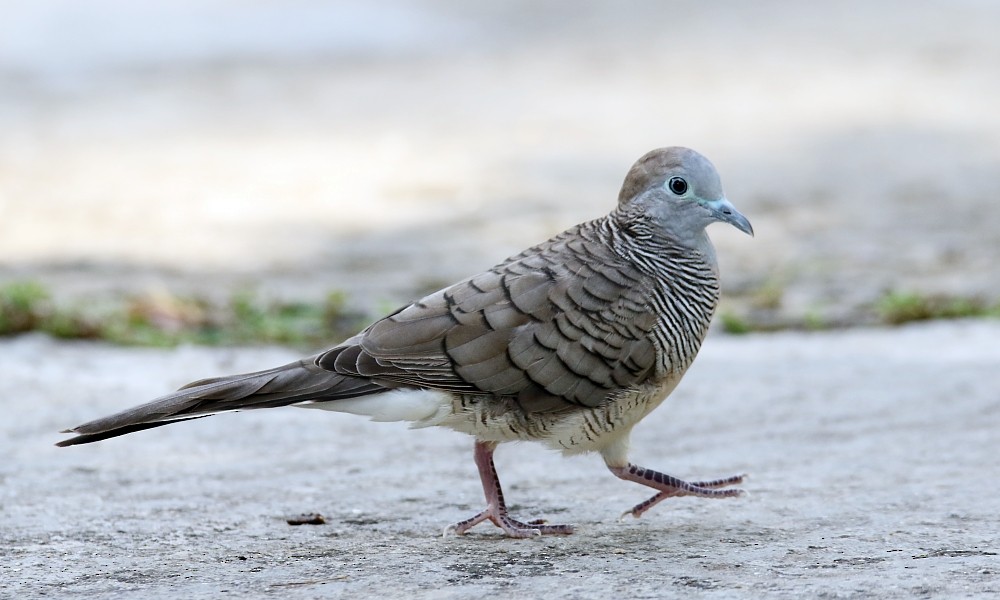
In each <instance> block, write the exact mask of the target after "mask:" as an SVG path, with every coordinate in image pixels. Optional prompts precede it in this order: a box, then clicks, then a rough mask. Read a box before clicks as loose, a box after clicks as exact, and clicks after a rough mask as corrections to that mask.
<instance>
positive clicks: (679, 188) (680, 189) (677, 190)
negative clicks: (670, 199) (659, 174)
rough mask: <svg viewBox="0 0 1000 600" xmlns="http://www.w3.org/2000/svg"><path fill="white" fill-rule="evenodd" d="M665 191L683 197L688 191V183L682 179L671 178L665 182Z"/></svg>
mask: <svg viewBox="0 0 1000 600" xmlns="http://www.w3.org/2000/svg"><path fill="white" fill-rule="evenodd" d="M667 189H668V190H670V191H671V192H673V193H674V194H676V195H678V196H683V195H684V194H685V193H686V192H687V191H688V182H686V181H684V178H683V177H671V178H670V181H668V182H667Z"/></svg>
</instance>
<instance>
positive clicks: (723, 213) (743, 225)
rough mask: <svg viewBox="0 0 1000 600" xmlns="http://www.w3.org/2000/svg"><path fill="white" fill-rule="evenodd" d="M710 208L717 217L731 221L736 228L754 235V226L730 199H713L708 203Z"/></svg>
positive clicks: (727, 221)
mask: <svg viewBox="0 0 1000 600" xmlns="http://www.w3.org/2000/svg"><path fill="white" fill-rule="evenodd" d="M708 206H709V208H711V209H712V212H713V213H714V214H715V218H717V219H719V220H720V221H723V222H725V223H729V224H730V225H732V226H733V227H735V228H736V229H739V230H740V231H742V232H743V233H746V234H749V235H750V237H753V226H752V225H750V221H749V220H747V218H746V217H744V216H743V213H741V212H740V211H738V210H736V207H735V206H733V205H732V203H731V202H730V201H729V200H726V199H725V198H720V199H718V200H712V201H711V202H709V203H708Z"/></svg>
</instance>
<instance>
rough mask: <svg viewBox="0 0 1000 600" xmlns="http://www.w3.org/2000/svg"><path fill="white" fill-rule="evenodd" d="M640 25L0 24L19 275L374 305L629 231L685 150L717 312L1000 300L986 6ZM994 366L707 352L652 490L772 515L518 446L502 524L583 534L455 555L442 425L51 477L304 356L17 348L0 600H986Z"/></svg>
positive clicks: (576, 20)
mask: <svg viewBox="0 0 1000 600" xmlns="http://www.w3.org/2000/svg"><path fill="white" fill-rule="evenodd" d="M623 6H624V5H623V4H622V3H610V2H604V1H601V0H580V1H579V2H574V3H573V7H574V8H573V10H571V11H567V9H566V3H565V2H555V1H552V2H550V1H539V0H532V1H527V0H512V1H509V2H503V3H470V2H464V1H463V2H459V1H457V0H386V1H385V2H380V3H372V2H368V1H361V0H343V1H341V2H325V1H322V0H297V1H296V2H293V3H288V2H281V1H278V0H257V1H255V2H248V3H239V5H238V6H237V5H236V4H234V3H232V2H228V1H227V0H174V1H169V2H168V1H159V0H150V1H148V2H142V3H136V2H129V1H126V0H92V1H90V2H88V3H87V4H86V7H85V8H82V7H81V4H80V3H79V2H76V1H75V0H36V1H34V2H4V1H3V0H0V9H2V10H0V12H2V14H3V18H2V19H0V90H2V93H0V131H2V132H3V135H0V284H3V283H6V282H8V281H14V280H23V279H27V280H34V281H39V282H41V283H42V284H44V285H45V286H47V287H48V288H49V289H50V290H51V291H52V293H53V294H54V296H55V297H56V300H57V301H60V302H63V301H65V302H70V303H76V304H77V305H80V304H84V305H89V304H88V303H91V302H92V301H93V305H94V306H98V305H99V304H100V300H101V299H102V298H105V297H108V296H111V297H118V296H119V295H121V294H123V293H126V294H132V293H145V292H149V291H153V292H157V291H159V290H167V291H169V292H172V293H178V294H187V293H191V294H196V295H198V296H199V297H215V296H218V297H220V298H228V297H230V296H231V295H232V294H233V293H234V292H236V291H239V290H241V289H243V288H247V287H249V288H254V289H256V290H257V291H259V292H260V294H261V295H263V296H265V297H268V296H276V297H283V298H290V299H319V298H322V297H324V296H325V295H326V293H327V292H329V291H330V290H339V291H343V292H345V293H346V296H347V298H348V302H349V304H350V305H351V306H350V307H351V308H352V309H356V310H360V311H363V312H365V313H368V314H378V313H384V312H385V311H387V310H389V309H391V308H394V307H395V306H397V305H399V304H400V303H401V302H404V301H408V300H411V299H413V298H414V297H419V295H420V294H421V293H422V292H426V291H428V290H430V289H436V288H438V287H440V286H441V285H443V284H446V283H450V282H452V281H454V280H456V279H458V278H460V277H464V276H466V275H469V274H472V273H475V272H478V271H480V270H482V269H484V268H487V267H489V266H491V265H493V264H495V263H496V262H497V261H498V260H501V259H502V258H503V257H505V256H509V255H511V254H513V253H516V252H518V251H520V250H521V249H523V248H524V247H527V246H528V245H531V244H534V243H537V242H539V241H541V240H543V239H545V238H547V237H548V236H550V235H552V234H554V233H556V232H558V231H561V230H563V229H565V228H566V227H568V226H571V225H573V224H575V223H578V222H580V221H583V220H586V219H590V218H593V217H596V216H599V215H602V214H605V213H606V212H607V211H608V210H609V209H610V208H611V207H612V206H613V204H614V201H615V198H616V197H617V193H618V188H619V186H620V183H621V180H622V178H623V177H624V174H625V172H626V170H627V168H628V167H629V165H630V164H631V163H632V162H633V161H634V160H635V159H636V158H637V157H638V156H640V155H641V154H643V153H645V152H646V151H647V150H649V149H651V148H654V147H658V146H665V145H686V146H690V147H692V148H695V149H697V150H699V151H701V152H702V153H704V154H705V155H706V156H708V157H709V158H710V159H711V160H712V161H713V162H714V163H715V164H716V166H717V167H718V169H719V171H720V173H721V175H722V178H723V182H724V185H725V187H726V190H727V194H728V196H729V198H730V200H732V201H733V202H734V204H735V205H736V206H737V207H739V208H740V210H741V211H742V212H744V213H745V214H746V215H747V216H748V217H749V218H750V220H751V221H752V222H753V224H754V229H755V231H756V233H757V237H756V238H754V239H750V238H747V237H746V236H744V235H742V234H740V233H739V232H737V231H735V230H732V228H726V227H719V226H713V227H712V229H711V230H710V234H711V235H712V237H713V240H715V243H716V246H717V248H718V254H719V259H720V266H721V271H722V280H723V292H724V295H723V303H724V306H723V307H722V310H723V311H730V310H734V311H736V312H741V311H742V312H745V313H747V314H749V313H750V312H753V313H754V314H756V317H755V320H756V322H758V323H764V324H766V323H767V322H768V320H769V319H771V320H773V321H774V322H775V323H777V324H781V323H785V324H787V323H793V324H795V323H807V324H810V325H833V326H840V325H850V326H858V325H865V324H870V323H872V322H874V321H876V320H877V319H875V318H873V315H875V314H876V313H875V309H874V307H875V306H876V305H877V304H878V302H879V300H880V299H881V298H883V297H885V295H886V294H887V293H888V292H893V291H899V292H916V293H918V294H921V295H924V296H930V295H935V294H944V295H950V296H955V297H958V298H963V299H967V300H973V301H982V302H983V303H986V304H996V303H997V302H1000V261H998V260H997V256H998V255H1000V211H997V210H996V208H995V206H996V194H997V190H998V189H1000V111H998V110H997V106H1000V77H997V72H998V69H997V65H1000V36H998V35H997V23H1000V3H997V2H985V1H983V0H947V1H946V0H935V1H929V2H921V3H914V2H909V1H904V0H877V1H862V0H848V1H845V2H838V3H828V4H822V3H805V2H800V3H789V2H783V1H780V0H760V1H758V2H753V3H748V2H741V1H739V0H719V1H717V2H711V3H706V2H700V1H697V0H682V1H677V2H659V1H648V2H647V1H635V2H629V3H628V4H627V8H623ZM748 311H749V312H748ZM998 340H1000V323H998V322H997V321H995V320H994V321H989V320H984V321H957V322H940V323H933V324H925V325H913V326H906V327H902V328H897V329H864V328H859V329H853V330H847V331H831V332H826V333H801V332H798V333H797V332H786V333H779V334H771V335H749V336H745V337H730V336H726V335H723V334H721V333H720V332H719V331H714V332H713V333H711V334H710V336H709V339H708V340H707V342H706V344H705V347H704V349H703V352H702V356H701V357H700V358H699V359H698V361H696V363H695V366H694V367H693V368H692V370H691V372H690V373H689V375H688V376H687V379H686V380H685V381H684V382H683V383H682V384H681V386H680V387H679V388H678V390H677V392H676V394H675V395H674V396H673V397H672V398H671V399H670V400H668V401H667V402H666V403H665V404H664V405H663V406H661V407H660V408H659V409H658V410H657V411H655V412H654V413H653V414H652V415H650V417H649V418H647V419H646V420H645V421H644V422H643V423H642V424H641V425H640V426H639V427H638V429H637V430H636V432H635V435H634V439H633V459H634V461H635V462H637V463H638V464H641V465H647V466H649V467H651V468H657V469H659V470H662V471H665V472H667V473H670V474H672V475H676V476H679V477H684V478H692V479H695V478H703V477H713V476H722V475H729V474H733V473H738V472H744V471H745V472H749V473H750V474H751V479H750V480H749V482H748V484H747V485H746V489H747V490H748V491H749V492H750V495H749V497H746V498H743V499H739V500H735V501H719V502H714V501H699V500H695V499H689V498H685V499H676V500H674V501H671V502H666V503H664V504H662V505H661V506H658V507H656V508H655V509H653V510H652V511H651V512H650V513H648V514H647V515H646V516H644V517H643V518H642V519H640V520H637V521H636V520H625V521H619V520H618V515H619V514H621V512H622V511H624V510H625V509H627V508H629V507H630V506H632V505H633V504H635V503H636V502H638V501H640V500H642V499H644V498H645V497H646V493H645V492H644V491H643V490H642V489H641V488H640V487H639V486H637V485H635V484H629V483H625V482H621V481H619V480H617V479H615V478H614V477H613V476H611V475H610V474H609V473H607V471H606V470H605V469H604V467H603V465H602V464H601V463H600V460H599V459H598V458H597V457H576V458H572V459H566V458H563V457H560V456H558V455H556V454H554V453H552V452H549V451H547V450H544V449H541V448H538V447H534V446H531V445H513V446H509V447H503V448H501V449H500V451H499V452H498V455H497V462H498V468H499V469H500V475H501V477H502V479H503V481H504V483H505V490H506V493H507V498H508V501H509V502H510V503H511V506H512V510H513V511H514V512H515V513H517V514H518V515H523V516H525V517H535V516H538V517H546V518H549V519H550V520H552V521H555V522H558V521H568V522H572V523H575V524H576V525H577V526H578V531H577V533H576V534H575V535H572V536H569V537H558V538H545V539H539V540H520V541H518V540H507V539H503V538H501V537H499V536H498V535H497V531H495V530H493V529H491V528H490V527H488V526H479V527H477V528H476V529H474V530H473V531H472V532H470V533H469V535H467V536H465V537H461V538H458V537H445V538H442V537H441V536H440V532H441V531H442V529H443V528H444V527H445V526H446V525H448V524H450V523H453V522H456V521H459V520H461V519H463V518H466V517H468V516H470V515H471V514H473V513H475V512H477V511H478V510H479V509H480V508H481V503H482V500H481V497H480V496H481V490H480V486H479V483H478V478H477V476H476V473H475V469H474V466H473V463H472V457H471V440H470V439H468V438H466V437H464V436H461V435H459V434H456V433H452V432H448V431H440V430H418V431H409V430H407V429H406V428H405V427H403V426H401V425H397V424H377V423H370V422H368V421H365V420H362V419H359V418H356V417H350V416H347V415H335V414H327V413H320V412H317V411H302V410H295V409H282V410H273V411H263V412H260V413H242V414H238V415H222V416H217V417H212V418H208V419H202V420H199V421H195V422H190V423H183V424H178V425H176V426H171V427H165V428H161V429H157V430H153V431H147V432H142V433H139V434H135V435H132V436H128V437H126V438H122V439H116V440H111V441H107V442H102V443H99V444H96V445H92V446H87V447H82V448H69V449H57V448H54V447H53V446H52V444H53V443H54V442H56V441H57V440H58V439H60V436H59V434H58V433H57V432H58V431H59V430H61V429H64V428H66V427H69V426H73V425H76V424H78V423H80V422H82V421H85V420H88V419H90V418H93V417H96V416H99V415H103V414H106V413H109V412H111V411H114V410H117V409H120V408H123V407H126V406H130V405H133V404H136V403H139V402H141V401H144V400H147V399H150V398H153V397H155V396H157V395H159V394H161V393H163V392H164V391H167V390H171V389H174V388H176V387H178V386H180V385H182V384H184V383H186V382H188V381H190V380H193V379H197V378H201V377H206V376H210V375H216V374H221V373H233V372H239V371H246V370H253V369H257V368H262V367H268V366H272V365H275V364H280V363H282V362H284V361H287V360H290V359H291V358H294V357H295V356H298V354H296V353H294V352H292V351H290V350H288V349H281V348H268V349H262V348H233V349H207V348H188V347H182V348H178V349H175V350H153V349H140V348H117V347H111V346H107V345H102V344H97V343H83V342H79V343H66V342H56V341H53V340H51V339H48V338H46V337H43V336H37V335H28V336H22V337H17V338H7V339H0V382H2V385H0V409H2V410H0V415H2V416H0V457H2V459H0V598H4V599H5V598H8V597H10V598H18V599H21V598H27V599H34V598H43V597H58V598H74V597H81V598H82V597H87V598H116V597H142V598H175V597H186V598H219V597H225V596H227V595H240V596H245V597H279V598H323V597H345V598H365V597H376V596H377V597H413V598H482V597H484V596H485V595H486V594H487V593H491V594H493V595H494V596H499V597H507V596H509V597H518V598H523V597H528V598H530V597H544V598H571V599H576V598H609V597H628V598H646V597H649V598H652V597H656V598H659V597H672V596H673V597H680V596H684V597H706V598H708V597H711V598H744V597H779V598H785V597H796V598H797V597H825V598H865V597H872V598H913V597H927V598H935V597H949V598H950V597H987V596H996V595H997V594H998V593H1000V567H998V566H997V565H998V564H1000V560H998V556H1000V554H998V553H1000V539H998V538H1000V516H998V515H1000V504H998V500H997V498H998V497H1000V493H998V492H1000V489H998V487H1000V478H998V477H997V472H996V470H997V458H996V456H997V452H998V450H1000V392H998V390H1000V369H998V368H997V367H998V365H1000V343H998ZM336 341H337V340H330V342H331V343H335V342H336ZM314 512H315V513H320V514H322V515H323V516H324V518H325V520H326V524H324V525H300V526H291V525H288V524H287V523H286V519H288V518H290V517H295V516H297V515H301V514H308V513H314Z"/></svg>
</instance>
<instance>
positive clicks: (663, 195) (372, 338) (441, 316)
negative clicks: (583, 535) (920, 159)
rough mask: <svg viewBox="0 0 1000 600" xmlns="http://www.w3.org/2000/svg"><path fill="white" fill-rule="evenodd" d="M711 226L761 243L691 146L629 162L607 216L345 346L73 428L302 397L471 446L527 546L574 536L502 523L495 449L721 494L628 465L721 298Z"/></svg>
mask: <svg viewBox="0 0 1000 600" xmlns="http://www.w3.org/2000/svg"><path fill="white" fill-rule="evenodd" d="M713 221H726V222H729V223H731V224H733V225H734V226H736V227H738V228H739V229H741V230H743V231H746V232H747V233H752V230H751V229H750V224H749V222H747V220H746V219H745V218H744V217H743V216H742V215H740V214H739V213H738V212H737V211H736V210H735V209H734V208H733V207H732V205H731V204H729V202H728V201H727V200H726V199H725V197H724V195H723V194H722V188H721V184H720V183H719V179H718V175H717V174H716V172H715V169H714V167H712V165H711V163H709V162H708V161H707V160H706V159H705V158H704V157H702V156H701V155H699V154H697V153H696V152H694V151H692V150H688V149H684V148H665V149H660V150H654V151H653V152H650V153H648V154H647V155H645V156H644V157H642V158H641V159H639V161H638V162H637V163H636V164H635V165H634V166H633V167H632V169H631V170H630V171H629V174H628V175H627V176H626V179H625V183H624V184H623V186H622V192H621V194H620V196H619V203H618V207H617V208H616V209H615V210H614V211H612V213H611V214H609V215H608V216H606V217H604V218H601V219H596V220H593V221H589V222H586V223H583V224H580V225H577V226H575V227H573V228H570V229H568V230H567V231H565V232H563V233H561V234H559V235H557V236H555V237H554V238H552V239H550V240H548V241H546V242H544V243H542V244H539V245H537V246H534V247H532V248H529V249H527V250H525V251H524V252H522V253H520V254H518V255H516V256H513V257H511V258H509V259H507V260H505V261H503V262H502V263H500V264H498V265H497V266H495V267H493V268H492V269H489V270H488V271H485V272H483V273H481V274H479V275H476V276H474V277H470V278H468V279H466V280H463V281H461V282H459V283H456V284H454V285H452V286H450V287H448V288H445V289H443V290H441V291H438V292H436V293H434V294H431V295H429V296H427V297H425V298H423V299H421V300H419V301H417V302H414V303H413V304H410V305H408V306H405V307H403V308H402V309H400V310H399V311H397V312H396V313H394V314H392V315H390V316H388V317H386V318H384V319H381V320H379V321H377V322H375V323H373V324H372V325H371V326H369V327H368V328H367V329H365V330H364V331H362V332H361V333H359V334H357V335H355V336H354V337H352V338H350V339H348V340H346V341H345V342H343V343H342V344H340V345H338V346H336V347H334V348H332V349H330V350H328V351H326V352H323V353H321V354H318V355H316V356H314V357H311V358H309V359H304V360H302V361H297V362H295V363H292V364H290V365H285V366H282V367H278V368H275V369H270V370H267V371H261V372H258V373H250V374H246V375H236V376H229V377H220V378H215V379H208V380H202V381H197V382H194V383H192V384H189V385H188V386H185V387H184V388H182V389H181V390H178V391H177V392H175V393H173V394H168V395H167V396H164V397H162V398H159V399H157V400H154V401H152V402H150V403H148V404H145V405H141V406H138V407H136V408H133V409H129V410H127V411H124V412H121V413H118V414H115V415H111V416H109V417H105V418H103V419H98V420H96V421H92V422H90V423H85V424H84V425H81V426H79V427H76V428H74V429H73V430H71V431H72V432H75V433H77V434H79V435H78V437H75V438H72V439H69V440H65V441H63V442H60V444H59V445H73V444H79V443H87V442H92V441H97V440H100V439H105V438H108V437H114V436H117V435H122V434H124V433H130V432H133V431H138V430H141V429H148V428H151V427H157V426H160V425H165V424H168V423H171V422H176V421H180V420H187V419H191V418H198V417H200V416H207V415H209V414H213V413H217V412H225V411H235V410H246V409H255V408H268V407H275V406H286V405H294V406H301V407H310V408H323V409H326V410H333V411H339V412H349V413H355V414H362V415H367V416H370V417H372V418H373V419H375V420H405V421H410V422H411V423H413V425H414V426H431V425H437V426H444V427H449V428H452V429H455V430H458V431H462V432H465V433H469V434H471V435H473V436H475V438H476V452H475V459H476V463H477V465H478V467H479V471H480V476H481V478H482V480H483V487H484V491H485V495H486V499H487V509H486V510H484V511H483V512H482V513H480V514H478V515H476V516H475V517H473V518H472V519H469V520H467V521H464V522H462V523H460V524H458V525H456V526H454V530H455V531H457V532H459V533H462V532H464V531H466V530H467V529H468V528H469V527H471V526H472V525H475V524H476V523H479V522H481V521H483V520H486V519H489V520H491V521H492V522H494V523H495V524H497V525H498V526H499V527H501V528H502V529H503V530H504V531H505V533H507V534H508V535H511V536H515V537H525V536H530V535H538V534H541V533H570V532H571V531H572V528H570V527H569V526H565V525H541V524H540V523H535V522H532V523H522V522H520V521H515V520H514V519H512V518H510V517H509V516H508V515H507V512H506V507H505V505H504V502H503V496H502V492H501V490H500V484H499V480H498V479H497V477H496V471H495V469H494V468H493V460H492V453H493V449H494V448H495V447H496V445H497V444H498V443H500V442H505V441H512V440H532V441H540V442H543V443H545V444H547V445H549V446H551V447H554V448H557V449H560V450H563V451H565V452H574V453H575V452H586V451H598V452H600V453H601V454H602V456H603V457H604V460H605V462H606V463H607V465H608V467H609V468H610V469H611V470H612V472H614V473H615V474H616V475H617V476H619V477H622V478H623V479H627V480H631V481H636V482H638V483H642V484H644V485H648V486H650V487H653V488H655V489H657V490H658V494H657V495H656V496H654V497H653V498H651V499H650V500H649V501H647V502H645V503H643V504H640V505H638V506H636V507H635V508H633V510H632V511H631V512H632V514H633V515H635V516H639V515H640V514H641V513H642V512H644V511H645V510H647V509H648V508H649V507H651V506H652V505H653V504H655V503H656V502H658V501H659V500H662V499H663V498H666V497H669V496H676V495H699V496H706V497H726V496H732V495H736V494H738V493H739V490H735V489H716V488H725V487H727V486H730V485H732V484H734V483H738V482H739V481H740V480H741V477H738V476H737V477H731V478H726V479H722V480H716V481H708V482H699V483H688V482H684V481H681V480H678V479H676V478H673V477H670V476H668V475H663V474H661V473H657V472H656V471H652V470H649V469H644V468H642V467H636V466H634V465H631V464H629V463H628V460H627V448H628V434H629V432H630V431H631V428H632V426H633V425H635V423H637V422H638V421H639V420H640V419H642V418H643V417H644V416H645V415H646V414H648V413H649V411H650V410H652V409H653V408H655V407H656V406H657V405H658V404H659V403H660V402H662V401H663V399H664V398H666V396H667V395H669V393H670V392H671V391H672V390H673V389H674V387H675V386H676V385H677V383H678V382H679V381H680V378H681V377H682V376H683V374H684V372H685V371H686V370H687V368H688V367H689V366H690V364H691V362H692V361H693V360H694V358H695V356H696V354H697V352H698V349H699V347H700V345H701V342H702V339H703V338H704V336H705V333H706V332H707V330H708V326H709V323H710V321H711V318H712V314H713V312H714V310H715V306H716V304H717V302H718V297H719V284H718V271H717V267H716V261H715V253H714V250H713V248H712V245H711V243H710V242H709V240H708V237H707V235H706V234H705V227H706V226H707V225H708V224H709V223H711V222H713Z"/></svg>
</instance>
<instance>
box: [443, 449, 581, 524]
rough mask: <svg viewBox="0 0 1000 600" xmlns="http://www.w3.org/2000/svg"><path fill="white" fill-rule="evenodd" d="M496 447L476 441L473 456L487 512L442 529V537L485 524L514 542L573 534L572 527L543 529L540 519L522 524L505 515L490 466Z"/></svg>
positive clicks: (494, 471)
mask: <svg viewBox="0 0 1000 600" xmlns="http://www.w3.org/2000/svg"><path fill="white" fill-rule="evenodd" d="M496 447H497V445H496V443H495V442H480V441H478V440H477V441H476V449H475V454H474V456H475V459H476V466H477V467H478V468H479V478H480V479H481V480H482V482H483V493H484V494H485V495H486V510H484V511H483V512H481V513H479V514H478V515H476V516H474V517H472V518H470V519H466V520H464V521H462V522H460V523H456V524H454V525H451V526H449V527H448V528H447V529H445V534H446V535H447V534H448V533H450V532H455V533H457V534H459V535H462V534H463V533H465V532H466V531H468V530H469V529H471V528H472V527H473V526H474V525H478V524H479V523H482V522H483V521H486V520H490V521H492V522H493V524H494V525H496V526H497V527H499V528H500V529H502V530H503V532H504V533H506V534H507V535H508V536H510V537H514V538H528V537H536V536H539V535H546V534H551V533H562V534H570V533H573V526H572V525H544V524H543V523H545V521H544V520H542V519H538V520H535V521H528V522H527V523H524V522H522V521H518V520H517V519H514V518H512V517H510V516H509V515H508V514H507V505H506V504H504V500H503V490H502V489H500V478H499V477H497V469H496V467H495V466H494V465H493V450H495V449H496Z"/></svg>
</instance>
